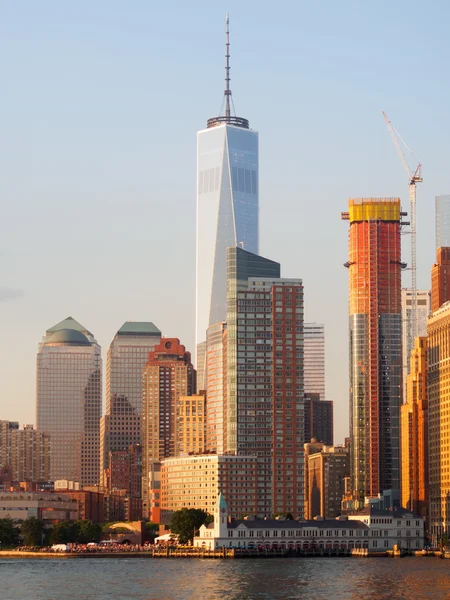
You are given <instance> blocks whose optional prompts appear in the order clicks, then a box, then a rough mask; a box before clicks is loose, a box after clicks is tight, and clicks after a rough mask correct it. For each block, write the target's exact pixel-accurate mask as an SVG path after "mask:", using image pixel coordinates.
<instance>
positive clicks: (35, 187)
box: [0, 0, 450, 442]
mask: <svg viewBox="0 0 450 600" xmlns="http://www.w3.org/2000/svg"><path fill="white" fill-rule="evenodd" d="M227 11H229V13H230V26H231V55H232V58H231V65H232V70H231V77H232V81H231V85H232V90H233V97H234V102H235V106H236V112H237V114H238V115H239V116H243V117H246V118H248V119H249V120H250V125H251V127H253V128H254V129H257V130H258V131H259V132H260V241H261V254H262V255H263V256H266V257H268V258H271V259H273V260H277V261H279V262H281V264H282V275H283V276H286V277H302V278H303V281H304V286H305V298H306V318H307V320H316V321H323V322H324V323H325V324H326V332H327V396H328V397H329V398H330V399H332V400H334V401H335V422H336V441H337V442H341V441H342V440H343V437H344V435H346V434H347V431H348V425H347V424H348V336H347V326H348V319H347V297H348V280H347V275H348V273H347V270H346V269H345V268H344V267H343V263H344V262H345V261H346V260H347V235H348V223H345V222H341V220H340V213H341V211H343V210H346V207H347V199H348V198H349V197H352V196H356V197H359V196H400V197H401V198H402V202H403V208H404V209H406V210H408V181H407V178H406V175H405V173H404V171H403V170H402V167H401V164H400V161H399V159H398V158H397V156H396V154H395V150H394V147H393V145H392V142H391V140H390V137H389V134H388V132H387V130H386V127H385V124H384V121H383V118H382V115H381V110H385V111H386V112H387V113H388V115H389V117H390V118H391V119H392V121H393V123H394V125H395V126H396V128H397V129H398V130H399V131H400V132H401V134H402V136H403V137H404V138H405V140H406V141H407V142H408V144H409V145H410V146H411V147H412V148H413V149H414V151H415V153H416V155H417V156H419V157H420V159H421V161H422V162H423V164H424V167H423V176H424V183H423V184H421V185H420V186H419V188H418V211H417V213H418V285H419V287H429V280H430V275H429V272H430V266H431V264H432V262H433V260H434V196H435V195H436V194H442V193H450V169H449V167H448V161H449V156H450V135H449V133H450V110H449V105H450V103H449V93H450V80H449V77H448V64H449V52H450V43H449V36H448V23H449V19H450V5H449V4H448V2H445V1H437V0H434V1H433V0H431V2H428V3H426V5H425V4H423V3H422V2H420V3H419V2H415V1H411V0H410V1H408V2H406V1H405V2H403V1H398V0H397V1H396V2H392V1H390V2H384V1H379V2H374V3H372V2H370V3H369V2H366V1H363V0H361V1H359V2H357V1H353V2H351V1H346V0H342V1H340V2H335V1H334V0H322V1H316V2H312V1H309V2H301V1H300V2H299V1H292V2H286V1H279V2H277V3H275V4H274V3H273V2H265V1H261V0H258V1H256V0H254V1H253V0H248V1H247V0H246V1H243V0H240V1H239V2H238V1H235V0H230V1H229V2H221V1H218V0H216V1H215V2H211V0H197V1H196V0H194V1H193V2H181V1H180V0H179V1H178V2H173V1H170V0H166V1H165V2H164V3H163V2H152V1H151V0H147V1H145V0H128V1H127V2H125V1H123V0H122V1H119V0H96V1H92V0H89V1H87V0H77V2H61V1H58V0H54V1H47V0H40V1H39V2H36V1H34V0H22V1H21V2H11V1H7V0H0V55H1V57H2V59H1V61H0V81H1V89H2V92H1V94H0V114H1V117H0V192H1V196H0V197H1V217H0V328H1V337H0V340H1V342H0V418H6V419H11V420H19V421H21V422H22V423H23V422H31V423H34V422H35V359H36V351H37V346H38V342H39V341H40V339H41V337H42V335H43V334H44V332H45V330H46V329H47V328H48V327H50V326H52V325H54V324H55V323H56V322H58V321H59V320H61V319H63V318H65V317H67V316H69V315H72V316H73V317H74V318H75V319H77V320H79V321H80V322H81V323H83V324H84V325H85V326H86V327H87V328H89V329H90V330H91V331H92V332H93V333H94V334H95V336H96V337H97V340H98V341H99V343H100V344H101V346H102V348H103V355H104V358H105V357H106V349H107V347H108V345H109V343H110V342H111V339H112V337H113V336H114V334H115V332H116V331H117V329H118V328H119V327H120V326H121V325H122V323H123V322H124V321H125V320H150V321H153V322H154V323H155V324H156V325H157V326H158V327H159V328H160V329H162V331H163V332H164V333H165V334H166V335H170V336H177V337H179V338H180V339H181V341H182V342H183V343H184V344H185V345H186V346H187V347H188V348H189V349H190V350H191V351H193V344H194V285H195V281H194V278H195V156H196V154H195V143H196V132H197V130H199V129H203V128H204V127H205V124H206V119H207V118H209V117H212V116H215V115H217V113H218V111H219V109H220V106H221V102H222V94H223V89H224V82H223V77H224V69H223V63H224V58H223V54H224V47H223V44H224V18H225V13H226V12H227ZM403 242H404V258H405V260H408V259H409V250H408V248H409V237H408V236H404V237H403ZM409 277H410V275H409V274H408V273H406V274H405V280H404V284H405V285H408V284H409Z"/></svg>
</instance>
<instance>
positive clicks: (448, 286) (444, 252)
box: [431, 246, 450, 312]
mask: <svg viewBox="0 0 450 600" xmlns="http://www.w3.org/2000/svg"><path fill="white" fill-rule="evenodd" d="M448 300H450V247H447V246H443V247H439V248H438V249H437V250H436V263H435V264H434V265H433V266H432V267H431V310H432V312H436V311H437V310H438V309H439V308H440V307H441V306H442V305H443V304H445V303H446V302H448Z"/></svg>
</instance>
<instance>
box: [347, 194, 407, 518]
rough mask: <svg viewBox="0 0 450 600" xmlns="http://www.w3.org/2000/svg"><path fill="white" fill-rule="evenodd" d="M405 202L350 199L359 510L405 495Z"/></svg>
mask: <svg viewBox="0 0 450 600" xmlns="http://www.w3.org/2000/svg"><path fill="white" fill-rule="evenodd" d="M400 210H401V209H400V199H399V198H357V199H351V200H349V206H348V212H346V213H343V215H342V218H343V219H344V220H348V221H349V222H350V231H349V259H348V262H347V263H346V265H345V266H346V267H347V268H348V271H349V314H350V318H349V325H350V437H351V477H352V490H353V497H354V500H355V505H356V506H358V505H359V506H361V507H362V505H363V503H364V498H365V497H366V496H377V495H378V494H379V493H381V492H382V491H383V490H388V489H392V490H398V491H399V490H400V422H399V421H400V405H401V395H402V310H401V269H402V263H401V252H400V218H401V214H400Z"/></svg>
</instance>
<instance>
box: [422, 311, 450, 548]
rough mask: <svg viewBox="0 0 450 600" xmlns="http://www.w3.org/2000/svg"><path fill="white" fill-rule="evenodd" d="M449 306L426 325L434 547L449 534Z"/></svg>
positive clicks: (430, 480)
mask: <svg viewBox="0 0 450 600" xmlns="http://www.w3.org/2000/svg"><path fill="white" fill-rule="evenodd" d="M449 339H450V302H446V303H445V304H444V305H443V306H441V308H439V309H438V310H437V311H435V312H433V314H432V316H431V317H430V319H429V321H428V340H427V344H428V424H429V425H428V457H429V473H430V476H429V482H430V488H429V494H430V504H429V507H430V515H429V530H430V535H431V538H432V540H433V543H434V544H437V543H439V542H440V540H441V538H442V536H443V535H449V534H450V466H449V460H448V459H449V453H450V427H449V425H448V415H449V414H450V387H449V385H448V381H449V378H450V347H449Z"/></svg>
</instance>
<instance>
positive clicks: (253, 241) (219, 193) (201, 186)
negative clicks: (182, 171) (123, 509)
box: [196, 21, 258, 389]
mask: <svg viewBox="0 0 450 600" xmlns="http://www.w3.org/2000/svg"><path fill="white" fill-rule="evenodd" d="M227 31H228V21H227ZM226 65H227V68H226V89H225V98H224V102H225V114H223V115H221V116H218V117H213V118H211V119H208V122H207V127H206V129H204V130H202V131H199V132H198V134H197V245H196V348H198V345H199V344H202V343H204V342H205V339H206V330H207V329H208V327H209V326H210V325H214V324H216V323H220V322H222V321H225V317H226V280H227V276H226V249H227V248H228V247H229V246H240V247H242V248H245V249H246V250H248V251H249V252H253V253H257V252H258V133H257V132H256V131H254V130H252V129H250V127H249V122H248V120H247V119H244V118H241V117H237V116H233V115H232V114H231V102H230V101H231V90H230V86H229V83H230V78H229V38H228V33H227V35H226ZM204 356H205V353H204V350H203V351H202V356H200V349H198V350H197V365H196V366H197V369H198V371H199V372H200V374H201V379H200V377H199V385H201V386H202V385H203V384H204V381H203V373H204V365H203V364H199V362H200V359H201V358H203V360H204ZM201 389H204V387H202V388H201Z"/></svg>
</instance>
